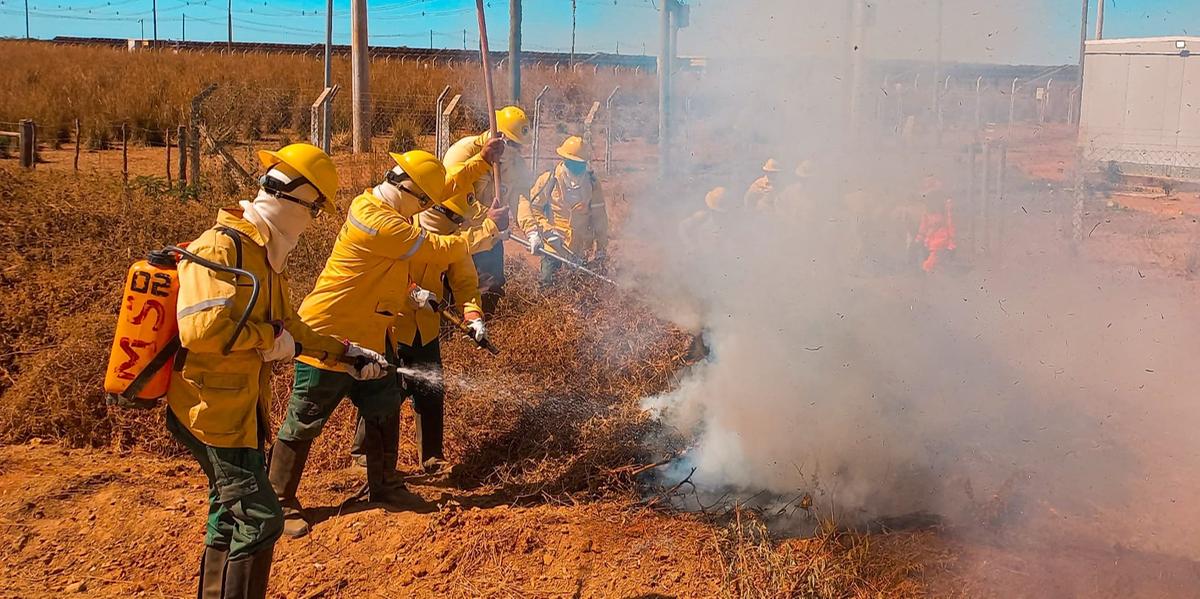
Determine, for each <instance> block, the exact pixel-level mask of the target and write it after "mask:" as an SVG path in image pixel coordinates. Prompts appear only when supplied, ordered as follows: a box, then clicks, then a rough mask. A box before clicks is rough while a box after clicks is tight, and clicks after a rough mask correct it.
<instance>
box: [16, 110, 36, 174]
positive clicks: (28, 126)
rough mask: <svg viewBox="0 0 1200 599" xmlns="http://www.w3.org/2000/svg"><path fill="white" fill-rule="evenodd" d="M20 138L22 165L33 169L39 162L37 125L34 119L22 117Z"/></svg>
mask: <svg viewBox="0 0 1200 599" xmlns="http://www.w3.org/2000/svg"><path fill="white" fill-rule="evenodd" d="M18 140H19V141H20V146H21V166H23V167H25V168H29V169H31V168H33V167H34V163H35V162H37V126H36V125H34V124H33V119H21V130H20V136H19V137H18Z"/></svg>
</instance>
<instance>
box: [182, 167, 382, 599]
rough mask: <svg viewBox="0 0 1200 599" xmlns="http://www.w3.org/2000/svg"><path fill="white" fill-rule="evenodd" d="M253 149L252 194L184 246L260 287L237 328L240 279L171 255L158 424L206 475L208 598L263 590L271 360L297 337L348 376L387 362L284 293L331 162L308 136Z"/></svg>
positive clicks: (322, 202)
mask: <svg viewBox="0 0 1200 599" xmlns="http://www.w3.org/2000/svg"><path fill="white" fill-rule="evenodd" d="M259 158H260V160H261V161H262V163H263V166H264V167H266V168H267V174H266V175H265V176H264V177H263V179H262V180H261V183H262V188H261V189H260V191H259V192H258V195H257V197H255V199H254V200H253V201H243V202H241V207H239V208H225V209H222V210H221V211H220V212H218V214H217V224H216V226H214V227H213V228H211V229H209V230H208V231H205V232H204V233H203V234H201V235H200V237H198V238H197V239H196V240H195V241H193V242H191V243H190V244H188V246H187V247H188V250H190V251H191V252H193V253H194V254H196V255H197V256H199V257H201V258H204V259H206V260H209V261H211V262H215V263H218V264H221V265H224V266H231V267H238V268H241V269H244V270H246V271H249V272H250V273H252V274H254V275H255V277H257V279H258V280H259V282H260V287H261V291H260V295H259V296H258V298H257V301H255V303H254V305H253V306H252V307H251V309H250V312H249V318H248V319H247V321H246V323H245V326H244V327H242V328H240V329H239V328H238V325H237V320H238V318H239V316H240V315H241V314H242V313H243V312H244V311H245V309H246V306H247V305H248V304H249V303H250V296H251V287H250V286H249V285H247V284H244V281H245V280H244V279H242V281H237V280H235V279H234V277H233V275H231V274H228V273H223V272H218V271H215V270H210V269H208V268H206V267H204V266H202V265H200V264H197V263H194V262H192V261H190V260H186V259H185V260H183V261H182V262H180V264H179V303H178V308H177V311H176V316H177V318H178V320H179V340H180V343H181V346H182V348H183V349H182V350H181V351H180V352H179V353H178V354H177V356H176V361H175V369H174V372H172V374H171V386H170V389H169V390H168V392H167V405H168V410H167V414H166V425H167V429H168V430H170V432H171V434H172V435H173V436H174V437H175V438H176V439H178V440H179V441H180V442H181V443H183V445H184V446H186V447H187V449H188V451H189V452H190V453H191V454H192V456H193V457H195V458H196V460H197V461H198V462H200V466H201V468H202V469H203V470H204V473H205V475H206V476H207V477H208V493H209V505H208V523H207V534H206V535H205V540H204V544H205V550H204V557H203V561H202V562H201V568H200V589H199V593H198V594H199V596H201V597H205V598H218V597H223V598H226V599H229V598H233V597H238V598H261V597H265V596H266V592H267V581H268V578H269V576H270V572H271V558H272V556H273V554H274V548H275V541H276V540H277V539H278V538H279V534H280V532H281V530H282V528H283V512H282V509H281V507H280V505H279V501H278V500H277V499H276V497H275V494H274V493H272V492H271V488H270V483H269V482H268V481H267V464H266V457H265V455H264V453H263V445H264V444H265V442H266V438H267V435H268V433H269V430H270V422H269V418H270V417H269V414H270V400H271V366H270V364H269V363H270V362H280V361H286V360H291V359H292V357H293V356H294V353H295V351H296V346H297V343H299V344H301V345H302V347H303V351H305V352H306V353H308V354H310V355H316V356H320V357H322V358H324V359H329V360H337V359H339V358H342V357H350V358H358V359H360V360H361V361H362V367H361V368H357V369H355V370H354V372H353V373H352V376H356V377H360V378H367V377H369V376H381V375H382V374H383V372H384V367H385V366H386V362H384V359H383V356H380V355H379V354H377V353H375V352H371V351H367V350H364V349H362V348H360V347H358V346H356V345H353V344H343V342H342V341H339V340H338V339H336V338H334V337H330V336H328V335H322V334H319V333H316V332H314V331H313V330H312V329H311V328H309V326H308V325H306V324H305V323H304V322H302V321H301V319H300V318H298V317H297V315H296V312H295V311H294V310H293V309H292V306H291V303H290V301H289V299H288V298H289V295H288V293H289V292H288V281H287V276H286V274H285V273H284V265H285V264H286V261H287V255H288V253H289V252H290V251H291V250H292V248H293V247H295V245H296V243H297V241H298V239H299V236H300V234H301V232H302V231H304V230H305V229H306V228H307V227H308V225H309V223H310V222H311V221H312V220H313V218H314V217H315V216H316V215H317V214H318V212H320V211H325V212H329V213H332V214H336V211H335V210H334V208H333V204H332V203H333V199H334V197H335V195H336V193H337V187H338V178H337V171H336V170H335V169H334V166H333V162H332V161H331V160H330V159H329V157H328V156H326V155H325V153H324V152H322V151H321V150H320V149H318V148H316V147H314V146H311V145H308V144H293V145H290V146H287V147H284V148H283V149H281V150H279V151H278V152H267V151H262V152H259ZM235 334H236V336H235ZM227 344H228V348H227V347H226V346H227Z"/></svg>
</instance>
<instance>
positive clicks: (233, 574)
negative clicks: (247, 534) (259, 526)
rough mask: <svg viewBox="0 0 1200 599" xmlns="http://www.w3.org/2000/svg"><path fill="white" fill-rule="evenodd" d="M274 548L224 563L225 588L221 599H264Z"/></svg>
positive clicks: (269, 577)
mask: <svg viewBox="0 0 1200 599" xmlns="http://www.w3.org/2000/svg"><path fill="white" fill-rule="evenodd" d="M274 557H275V546H274V545H272V546H270V547H267V548H266V549H262V550H260V551H256V552H254V553H251V554H250V555H247V556H245V557H242V558H239V559H236V560H230V561H227V562H225V588H224V590H223V593H222V595H221V599H264V598H265V597H266V596H267V582H268V581H269V580H270V579H271V560H272V559H273V558H274Z"/></svg>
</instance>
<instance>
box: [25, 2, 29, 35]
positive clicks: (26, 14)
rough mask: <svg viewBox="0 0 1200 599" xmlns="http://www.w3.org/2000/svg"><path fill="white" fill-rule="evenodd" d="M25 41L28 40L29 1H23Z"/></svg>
mask: <svg viewBox="0 0 1200 599" xmlns="http://www.w3.org/2000/svg"><path fill="white" fill-rule="evenodd" d="M25 39H29V0H25Z"/></svg>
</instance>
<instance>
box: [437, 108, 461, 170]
mask: <svg viewBox="0 0 1200 599" xmlns="http://www.w3.org/2000/svg"><path fill="white" fill-rule="evenodd" d="M461 100H462V94H454V97H453V98H450V103H449V104H447V105H446V108H445V109H444V110H443V111H442V122H443V123H445V125H444V126H443V127H442V132H441V134H440V136H439V137H438V138H437V148H435V149H436V150H437V155H438V156H445V155H446V152H448V151H449V150H450V116H451V115H453V114H454V111H455V110H456V109H457V108H458V103H459V101H461Z"/></svg>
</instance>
